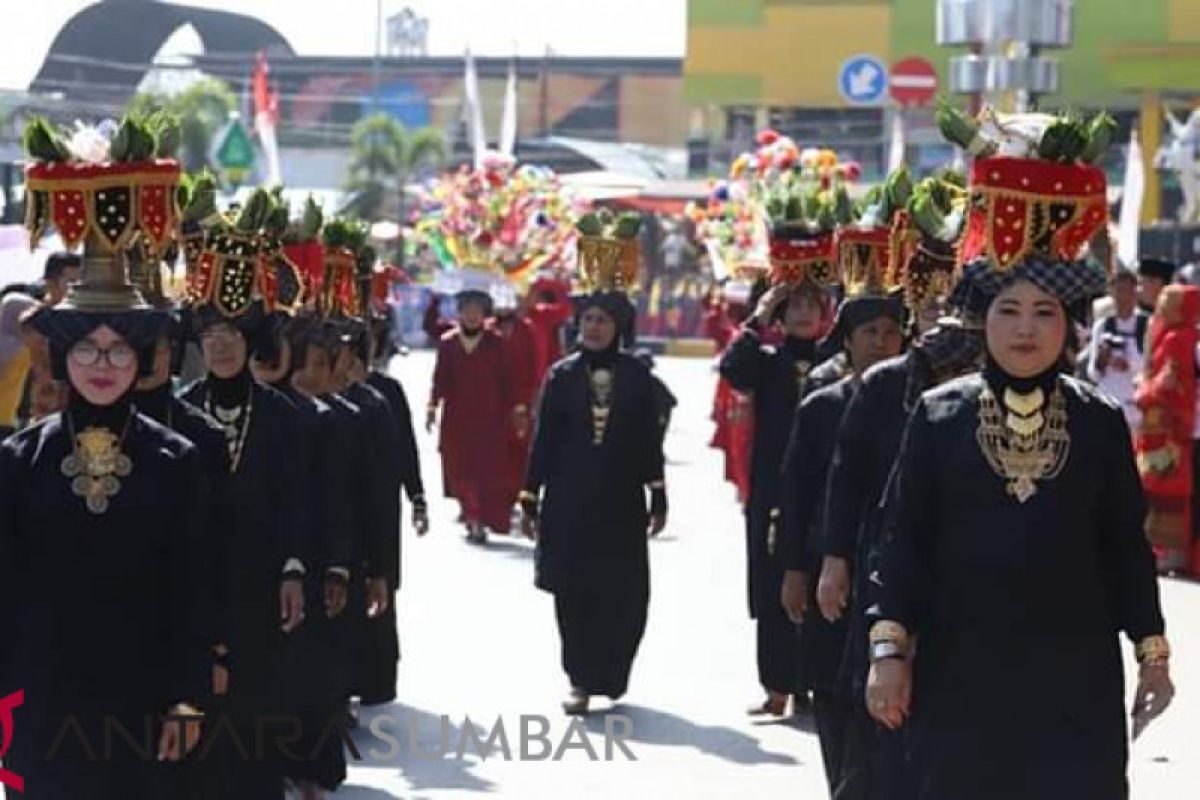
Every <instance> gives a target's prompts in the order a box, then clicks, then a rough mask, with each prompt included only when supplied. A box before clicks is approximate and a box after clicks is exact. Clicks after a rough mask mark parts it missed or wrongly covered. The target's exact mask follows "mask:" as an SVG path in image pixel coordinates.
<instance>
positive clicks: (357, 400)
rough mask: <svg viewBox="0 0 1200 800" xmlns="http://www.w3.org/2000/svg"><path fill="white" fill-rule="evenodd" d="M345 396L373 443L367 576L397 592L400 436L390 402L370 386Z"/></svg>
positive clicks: (356, 388)
mask: <svg viewBox="0 0 1200 800" xmlns="http://www.w3.org/2000/svg"><path fill="white" fill-rule="evenodd" d="M343 396H345V397H346V399H347V400H349V401H350V402H351V403H353V404H354V405H356V406H358V408H359V410H360V412H361V413H362V418H363V424H364V426H365V429H366V431H367V432H368V435H369V436H370V438H371V441H372V442H374V446H373V447H371V449H370V451H369V452H370V453H371V455H370V459H371V469H370V473H369V474H368V476H367V484H366V489H367V494H366V498H367V502H368V503H369V506H368V510H367V519H366V521H367V539H366V549H365V555H366V561H367V573H368V574H369V575H371V576H376V577H382V578H385V579H386V580H387V583H388V586H390V587H392V588H393V589H394V588H396V587H397V586H399V583H400V485H401V478H402V475H403V465H402V454H401V436H400V433H399V429H398V427H397V425H396V419H395V417H394V416H393V415H392V410H391V406H389V405H388V401H387V399H386V398H385V397H384V396H383V395H382V394H381V393H379V392H378V391H376V390H375V389H374V388H372V387H371V386H370V385H368V384H366V383H354V384H351V385H350V386H348V387H346V390H345V392H343Z"/></svg>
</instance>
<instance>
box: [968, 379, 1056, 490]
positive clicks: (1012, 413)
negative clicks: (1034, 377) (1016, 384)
mask: <svg viewBox="0 0 1200 800" xmlns="http://www.w3.org/2000/svg"><path fill="white" fill-rule="evenodd" d="M1001 406H1003V412H1002V411H1001ZM975 440H976V441H977V442H978V443H979V448H980V450H982V451H983V455H984V458H986V459H987V462H988V465H989V466H990V467H991V468H992V470H993V471H994V472H995V473H996V474H997V475H999V476H1000V477H1001V478H1004V480H1005V481H1006V484H1005V490H1006V491H1007V492H1008V493H1009V494H1010V495H1012V496H1013V497H1015V498H1016V500H1017V502H1018V503H1024V502H1026V501H1027V500H1029V498H1031V497H1033V496H1034V495H1035V494H1037V490H1038V486H1037V482H1038V481H1044V480H1053V479H1054V478H1056V477H1058V475H1059V473H1061V472H1062V469H1063V467H1064V466H1065V465H1066V463H1067V457H1068V456H1069V455H1070V452H1071V436H1070V434H1068V433H1067V404H1066V399H1065V398H1064V397H1063V394H1062V390H1061V389H1060V388H1059V387H1058V385H1057V384H1056V385H1055V387H1054V391H1052V392H1051V393H1050V401H1049V402H1048V403H1047V402H1046V399H1045V394H1044V393H1043V392H1042V390H1041V389H1037V390H1035V391H1033V392H1031V393H1029V394H1026V395H1022V394H1018V393H1017V392H1015V391H1013V390H1012V389H1011V388H1006V389H1005V390H1004V402H1003V404H1002V403H1000V402H999V401H997V400H996V396H995V394H993V393H992V390H991V387H990V386H988V385H987V384H986V383H985V384H984V386H983V391H982V393H980V395H979V427H978V428H977V429H976V431H975Z"/></svg>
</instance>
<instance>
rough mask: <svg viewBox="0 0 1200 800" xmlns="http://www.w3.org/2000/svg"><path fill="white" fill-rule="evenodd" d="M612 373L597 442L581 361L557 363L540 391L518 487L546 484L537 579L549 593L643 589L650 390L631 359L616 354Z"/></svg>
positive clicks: (650, 468)
mask: <svg viewBox="0 0 1200 800" xmlns="http://www.w3.org/2000/svg"><path fill="white" fill-rule="evenodd" d="M610 368H611V369H612V371H613V384H612V397H611V411H610V414H609V418H608V426H607V430H606V433H605V435H604V439H603V442H602V443H601V444H594V443H593V436H594V429H593V425H592V405H591V399H590V391H591V389H590V383H589V376H588V366H587V363H586V361H585V359H584V358H583V357H582V356H580V355H579V354H575V355H572V356H569V357H567V358H565V359H563V360H562V361H560V362H558V363H557V364H555V365H554V367H553V368H552V369H551V370H550V372H549V374H548V376H547V379H546V382H545V384H544V385H543V388H542V398H541V404H540V407H539V411H538V423H537V431H536V433H535V435H534V439H533V446H532V450H531V451H530V459H529V468H528V473H527V476H526V481H525V486H526V489H528V490H530V491H533V492H537V491H539V490H541V489H542V488H543V487H544V488H545V495H544V499H543V501H542V507H541V517H540V533H539V537H538V546H537V575H536V581H537V585H538V587H539V588H541V589H544V590H546V591H550V592H556V593H557V592H564V591H565V592H571V591H586V590H590V589H599V590H604V591H606V592H618V593H619V592H623V591H633V590H636V589H639V588H643V587H644V588H646V589H647V590H648V584H649V563H648V554H647V546H646V526H647V522H648V515H647V506H646V486H647V485H648V484H650V483H652V482H655V481H661V480H662V479H663V453H662V445H661V438H660V436H659V434H658V416H657V412H656V408H655V404H654V384H653V381H652V380H651V375H650V372H649V370H647V369H646V367H645V366H644V365H643V364H642V363H641V362H640V361H638V360H637V359H636V358H634V357H633V356H630V355H626V354H624V353H618V354H615V358H614V360H613V362H612V364H611V367H610Z"/></svg>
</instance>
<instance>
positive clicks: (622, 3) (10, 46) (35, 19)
mask: <svg viewBox="0 0 1200 800" xmlns="http://www.w3.org/2000/svg"><path fill="white" fill-rule="evenodd" d="M380 1H381V2H382V6H383V12H384V17H385V18H386V17H388V16H390V15H392V14H395V13H397V12H399V11H400V10H401V9H403V8H404V7H406V6H408V7H410V8H412V9H413V10H414V11H416V12H417V13H418V14H421V15H423V16H427V17H428V18H429V20H430V28H429V50H430V53H431V54H433V55H453V54H459V53H462V52H463V50H464V49H465V48H466V47H470V48H471V49H472V50H473V51H474V52H475V53H476V54H480V55H511V54H512V53H513V52H514V49H515V51H516V52H517V53H519V54H521V55H542V54H543V53H544V52H545V49H546V46H547V45H549V46H550V47H551V49H552V50H553V52H555V53H557V54H559V55H614V56H616V55H621V56H637V55H643V56H675V57H681V56H682V55H683V51H684V42H685V39H686V15H687V11H686V6H687V3H686V0H194V1H193V2H188V3H181V4H185V5H195V6H201V7H204V8H213V9H221V10H226V11H239V12H242V13H245V14H250V15H253V16H256V17H258V18H260V19H262V20H264V21H265V22H267V23H269V24H271V25H273V26H274V27H275V28H276V29H277V30H279V31H280V32H281V33H282V34H283V35H284V37H286V38H287V39H288V40H289V41H290V42H291V43H292V47H294V48H295V49H296V51H297V52H298V53H300V54H301V55H369V54H371V53H373V52H374V42H375V23H376V14H377V5H378V3H379V2H380ZM730 2H737V0H730ZM5 5H6V6H8V5H9V4H8V3H5ZM89 5H92V3H91V2H89V0H37V2H36V3H35V4H33V5H32V6H27V7H25V9H26V10H24V11H22V12H21V13H20V14H19V16H20V17H21V19H20V20H16V19H14V17H15V16H18V15H17V14H15V13H14V12H13V11H11V10H8V11H7V13H5V14H4V16H5V17H7V19H8V22H9V24H10V25H13V26H15V30H14V31H13V33H16V34H17V35H13V36H8V37H6V41H5V53H4V58H2V59H0V89H25V88H27V87H28V86H29V82H30V80H32V79H33V76H34V75H35V74H36V73H37V70H38V68H39V67H40V66H41V63H42V60H43V58H44V57H45V55H46V51H47V49H48V48H49V47H50V43H51V42H52V41H53V39H54V36H55V35H56V34H57V33H58V31H59V29H60V28H61V27H62V26H63V24H65V23H66V22H67V20H69V19H70V18H71V16H72V15H74V14H75V13H76V12H78V11H80V10H81V9H83V8H86V7H87V6H89ZM10 8H11V6H10ZM35 9H36V10H35ZM18 31H19V33H18Z"/></svg>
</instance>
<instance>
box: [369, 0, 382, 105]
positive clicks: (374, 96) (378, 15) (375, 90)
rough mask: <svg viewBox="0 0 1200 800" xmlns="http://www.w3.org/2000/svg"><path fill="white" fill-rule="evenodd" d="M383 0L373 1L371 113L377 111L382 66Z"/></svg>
mask: <svg viewBox="0 0 1200 800" xmlns="http://www.w3.org/2000/svg"><path fill="white" fill-rule="evenodd" d="M382 62H383V0H375V61H374V63H373V64H372V67H371V113H372V114H374V113H378V111H379V77H380V76H379V73H380V71H381V69H382V66H383V63H382Z"/></svg>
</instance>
